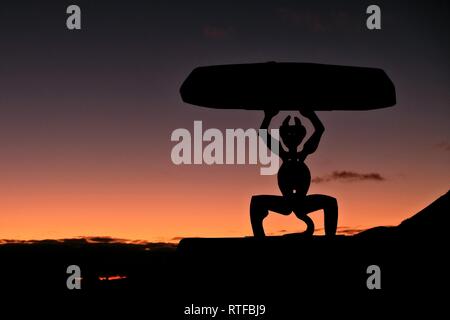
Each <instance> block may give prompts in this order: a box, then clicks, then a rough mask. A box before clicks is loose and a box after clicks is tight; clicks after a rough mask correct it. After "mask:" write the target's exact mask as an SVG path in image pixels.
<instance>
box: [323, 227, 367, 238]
mask: <svg viewBox="0 0 450 320" xmlns="http://www.w3.org/2000/svg"><path fill="white" fill-rule="evenodd" d="M324 230H325V229H324V228H316V230H315V231H316V232H320V231H324ZM365 230H367V228H358V227H346V226H341V227H337V232H336V233H337V234H340V235H345V236H353V235H355V234H358V233H360V232H363V231H365Z"/></svg>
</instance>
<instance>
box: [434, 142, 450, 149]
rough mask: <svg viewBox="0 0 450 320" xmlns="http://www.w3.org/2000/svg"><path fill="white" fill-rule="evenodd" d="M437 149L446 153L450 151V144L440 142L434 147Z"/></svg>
mask: <svg viewBox="0 0 450 320" xmlns="http://www.w3.org/2000/svg"><path fill="white" fill-rule="evenodd" d="M434 146H435V147H436V148H437V149H440V150H444V151H450V143H449V142H444V141H443V142H440V143H436V144H435V145H434Z"/></svg>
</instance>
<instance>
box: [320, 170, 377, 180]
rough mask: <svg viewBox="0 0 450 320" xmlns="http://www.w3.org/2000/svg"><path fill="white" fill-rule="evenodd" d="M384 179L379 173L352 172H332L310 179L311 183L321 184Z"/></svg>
mask: <svg viewBox="0 0 450 320" xmlns="http://www.w3.org/2000/svg"><path fill="white" fill-rule="evenodd" d="M385 180H386V178H384V177H383V176H382V175H381V174H379V173H375V172H372V173H358V172H354V171H346V170H343V171H333V172H332V173H331V174H328V175H325V176H322V177H315V178H314V179H312V182H313V183H323V182H330V181H342V182H356V181H385Z"/></svg>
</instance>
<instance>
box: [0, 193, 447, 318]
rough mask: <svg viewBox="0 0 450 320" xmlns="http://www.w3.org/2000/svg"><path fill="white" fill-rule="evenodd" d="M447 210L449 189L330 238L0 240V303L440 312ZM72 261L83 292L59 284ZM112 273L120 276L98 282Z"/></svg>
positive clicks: (287, 312) (149, 313) (284, 314)
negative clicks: (413, 208) (372, 278)
mask: <svg viewBox="0 0 450 320" xmlns="http://www.w3.org/2000/svg"><path fill="white" fill-rule="evenodd" d="M449 208H450V206H449V193H447V194H446V195H444V196H442V197H441V198H439V199H438V200H436V201H435V202H434V203H432V204H431V205H430V206H428V207H427V208H425V209H424V210H422V211H421V212H419V213H418V214H416V215H415V216H413V217H412V218H410V219H408V220H405V221H404V222H403V223H402V224H400V225H399V226H397V227H391V228H385V227H379V228H375V229H371V230H368V231H365V232H363V233H360V234H358V235H355V236H338V237H336V238H334V239H329V238H325V237H319V236H318V237H314V238H304V237H302V236H296V235H291V236H281V237H268V238H266V239H263V240H257V239H254V238H250V237H249V238H228V239H226V238H224V239H204V238H203V239H202V238H198V239H195V238H192V239H183V240H182V241H181V242H180V243H179V245H178V247H175V246H174V245H167V244H124V243H119V242H114V241H106V242H105V241H101V240H99V241H88V240H86V239H72V240H65V241H54V240H49V241H36V242H33V243H31V244H23V243H9V244H3V245H1V246H0V259H1V265H0V270H1V275H2V279H3V280H2V282H1V283H2V284H1V289H2V297H3V298H2V299H1V301H2V304H3V306H7V305H8V304H9V303H10V302H11V303H14V302H16V303H17V302H19V303H20V304H21V305H22V306H27V305H28V301H30V300H31V301H41V300H42V301H46V302H48V304H47V305H45V304H44V306H46V308H44V309H43V310H44V311H45V312H47V313H48V312H51V311H52V310H55V309H54V308H55V307H57V306H58V307H62V306H65V307H66V308H69V310H72V311H73V310H76V311H82V310H83V308H85V307H86V308H87V306H88V305H89V306H90V307H89V310H93V309H90V308H92V307H93V306H94V307H95V309H96V310H100V311H102V314H103V315H105V314H106V312H108V313H109V312H112V313H113V314H115V315H119V314H121V315H122V314H123V315H125V318H126V319H140V318H142V315H144V317H143V318H144V319H210V318H209V317H201V316H194V315H191V316H185V315H184V310H185V309H184V308H185V307H186V306H190V305H191V304H195V305H198V306H209V305H213V306H219V307H220V308H227V307H228V304H265V305H266V310H267V311H266V314H265V315H264V316H259V317H255V316H254V315H253V316H250V315H247V316H242V315H240V316H237V315H235V316H225V315H224V314H222V315H221V318H224V319H301V318H302V316H304V315H306V314H314V315H324V314H327V315H328V314H334V315H339V316H340V317H345V318H354V317H357V318H361V315H362V314H361V313H360V312H365V313H364V314H370V315H372V316H373V315H376V314H378V315H380V316H385V315H386V314H390V315H394V314H397V315H399V316H405V315H406V314H413V313H416V311H417V312H418V311H419V310H422V311H425V312H427V314H428V316H431V315H432V314H433V313H434V312H440V311H441V309H444V308H445V307H446V306H445V304H443V301H444V299H445V297H446V296H448V294H446V292H447V290H448V274H449V271H448V270H449V268H448V266H449V264H448V245H445V244H444V241H445V239H446V233H447V228H448V217H447V215H448V213H449ZM445 243H447V242H445ZM71 264H76V265H79V266H80V268H81V272H82V278H83V279H82V283H81V284H82V289H81V290H68V289H67V287H66V279H67V277H68V274H66V268H67V266H68V265H71ZM369 265H378V266H379V267H380V268H381V290H369V289H368V288H367V286H366V280H367V278H368V277H369V275H368V274H367V272H366V269H367V267H368V266H369ZM114 275H121V276H126V278H125V279H119V280H99V277H108V276H114ZM29 299H30V300H29ZM41 306H43V305H42V304H41ZM67 306H68V307H67ZM52 308H53V309H52ZM23 309H24V310H26V308H23ZM66 310H67V309H66ZM356 310H362V311H356ZM17 311H18V312H20V311H21V310H20V309H17ZM90 312H91V311H90ZM216 318H219V317H216ZM319 318H321V317H319ZM363 318H365V317H363ZM431 318H432V317H431Z"/></svg>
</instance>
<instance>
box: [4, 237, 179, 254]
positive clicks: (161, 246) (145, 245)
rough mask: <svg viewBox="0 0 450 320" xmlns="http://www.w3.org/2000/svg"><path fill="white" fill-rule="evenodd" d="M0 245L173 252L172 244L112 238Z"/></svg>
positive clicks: (6, 242) (174, 245)
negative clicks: (98, 247)
mask: <svg viewBox="0 0 450 320" xmlns="http://www.w3.org/2000/svg"><path fill="white" fill-rule="evenodd" d="M0 245H66V246H76V247H79V246H84V245H85V246H97V245H101V246H105V245H108V246H124V247H125V246H126V247H133V248H137V249H142V250H146V251H149V250H150V251H159V250H173V249H175V248H176V244H174V243H166V242H147V241H144V240H127V239H120V238H113V237H78V238H67V239H45V240H10V239H0Z"/></svg>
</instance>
